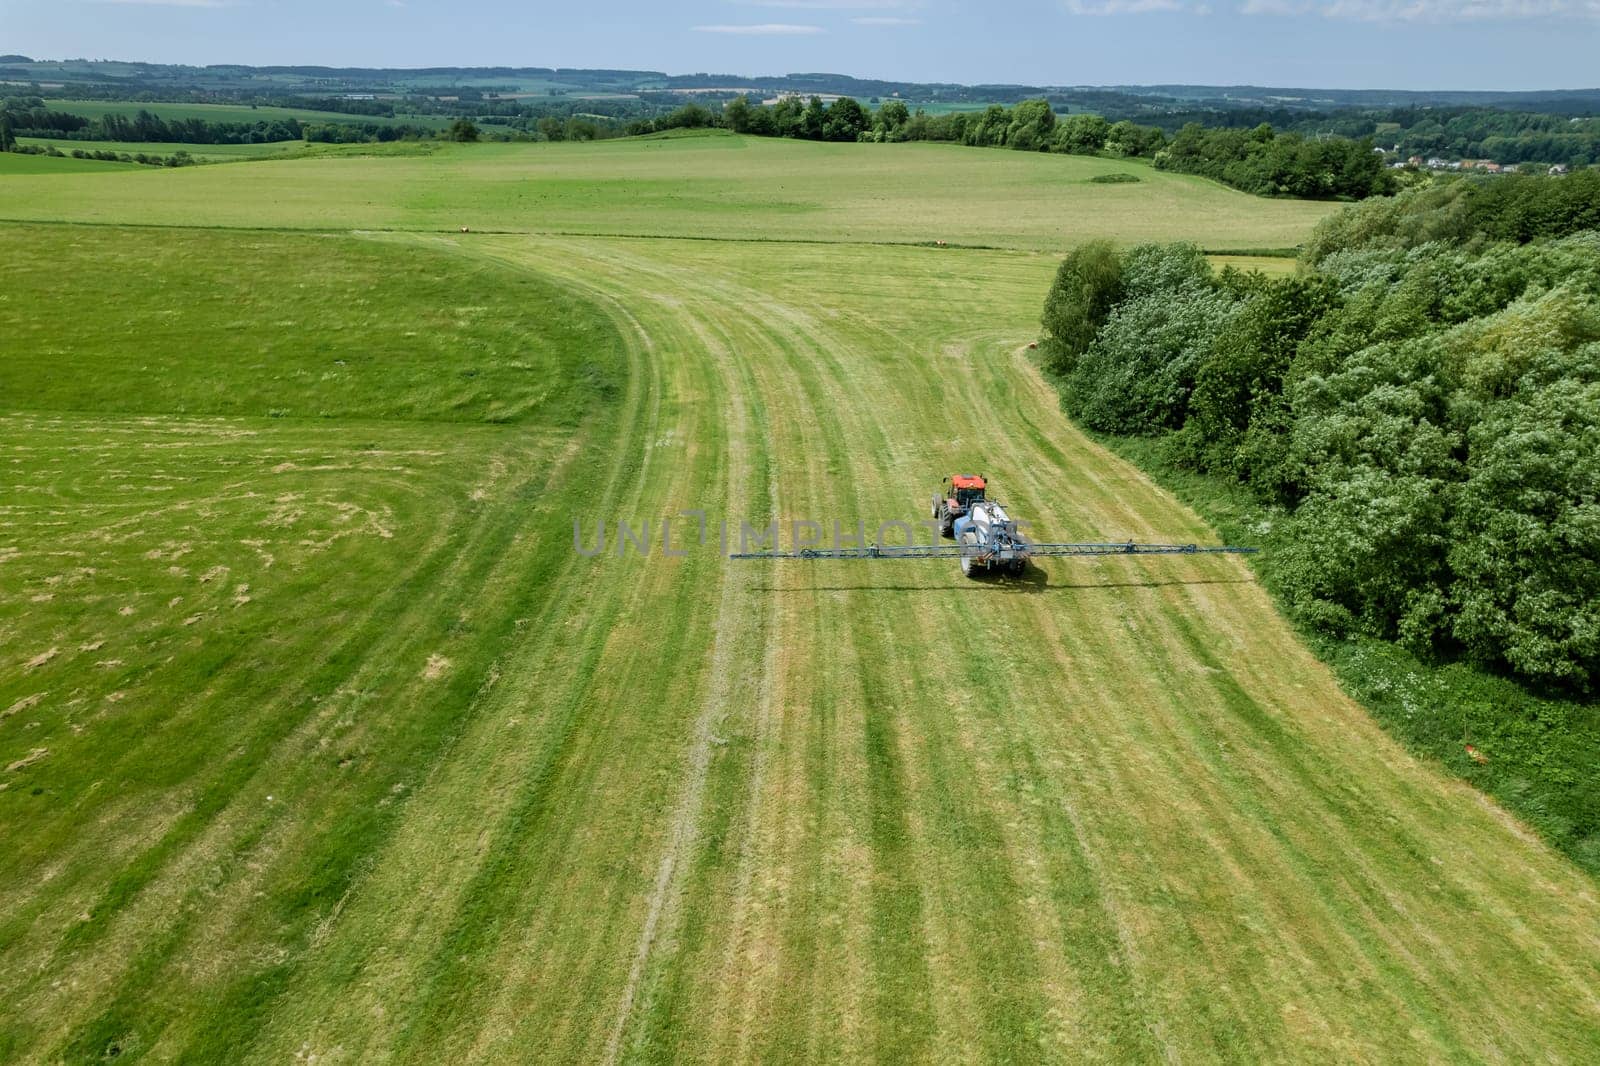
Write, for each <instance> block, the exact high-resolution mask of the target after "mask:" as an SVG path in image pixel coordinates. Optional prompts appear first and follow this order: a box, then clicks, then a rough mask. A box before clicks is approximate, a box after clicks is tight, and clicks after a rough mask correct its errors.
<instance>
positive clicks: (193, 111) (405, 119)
mask: <svg viewBox="0 0 1600 1066" xmlns="http://www.w3.org/2000/svg"><path fill="white" fill-rule="evenodd" d="M45 106H46V107H48V108H50V110H52V111H67V112H70V113H71V114H74V115H82V116H84V117H85V118H91V119H94V118H102V117H104V116H106V115H130V116H131V115H137V114H138V113H139V112H140V111H148V112H150V113H151V114H152V115H155V116H156V117H157V118H159V119H162V120H171V119H189V118H198V119H203V120H204V121H206V122H238V123H246V124H248V123H254V122H271V121H273V120H274V119H291V118H292V119H298V120H300V121H301V122H330V123H345V122H375V123H377V124H378V125H381V126H393V125H399V124H405V125H410V126H427V127H430V128H432V127H443V126H448V125H449V124H450V121H451V120H450V119H449V118H444V117H440V116H438V115H400V116H395V117H390V116H388V115H356V114H348V113H346V112H343V111H318V110H316V109H314V108H303V107H251V106H249V105H248V104H176V103H143V102H140V101H136V100H132V101H128V100H56V99H50V100H46V101H45Z"/></svg>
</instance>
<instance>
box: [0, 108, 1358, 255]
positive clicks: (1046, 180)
mask: <svg viewBox="0 0 1600 1066" xmlns="http://www.w3.org/2000/svg"><path fill="white" fill-rule="evenodd" d="M440 149H441V150H439V151H436V152H432V153H430V154H427V155H411V156H396V157H394V158H385V159H381V160H375V159H373V158H371V153H370V152H368V151H366V150H365V149H364V148H363V147H362V146H357V148H356V150H354V151H352V152H350V153H349V154H348V157H347V158H339V153H327V155H331V156H332V158H328V157H326V156H319V157H318V158H315V159H299V160H285V161H282V162H275V163H274V164H273V165H272V166H270V167H259V168H258V167H249V168H231V167H230V168H226V169H225V170H217V169H214V168H197V169H196V170H194V171H192V172H190V173H186V174H181V175H173V176H169V177H168V178H166V179H164V180H162V181H160V182H145V181H140V180H138V179H137V178H131V177H130V178H118V177H116V176H112V175H92V176H91V175H86V176H84V177H82V178H76V179H72V180H62V179H61V178H60V177H59V176H51V178H50V179H48V180H40V181H34V182H28V181H22V180H18V181H17V182H14V183H8V185H7V193H8V195H7V196H6V197H5V199H4V200H3V201H0V217H3V218H6V219H11V220H19V219H28V220H41V221H42V220H48V221H80V222H119V221H128V220H132V219H138V220H140V221H143V222H147V223H152V224H162V225H182V224H186V223H189V222H192V221H194V220H195V218H196V205H197V204H203V205H205V208H204V213H205V219H206V221H207V222H208V223H211V224H216V225H225V226H236V227H269V228H275V227H294V228H319V227H326V226H334V227H344V228H350V227H356V228H362V229H400V230H440V231H444V230H459V229H460V228H461V227H462V226H467V227H469V228H471V229H473V230H479V231H515V232H529V233H580V234H619V235H650V236H675V237H721V238H730V239H732V238H737V239H769V240H787V241H794V240H826V241H870V242H916V243H923V242H925V243H930V244H931V243H934V242H936V241H940V240H943V241H946V242H949V243H955V244H969V245H972V244H975V245H989V246H995V247H1005V248H1026V249H1033V250H1041V251H1058V250H1060V249H1061V248H1063V247H1066V246H1067V245H1070V244H1072V243H1075V242H1078V241H1082V240H1087V239H1091V238H1096V237H1104V238H1109V239H1113V240H1118V241H1124V242H1137V241H1145V240H1162V239H1168V238H1171V237H1174V236H1182V237H1185V238H1187V239H1192V240H1194V241H1196V242H1198V243H1199V244H1201V245H1202V246H1203V247H1205V248H1207V249H1216V250H1226V249H1230V248H1245V249H1249V248H1282V247H1289V246H1292V245H1295V244H1297V243H1299V241H1300V240H1301V239H1303V238H1304V236H1305V235H1306V233H1308V232H1309V231H1310V228H1311V226H1312V225H1313V224H1314V223H1315V222H1316V220H1317V219H1319V218H1321V217H1323V216H1324V215H1326V214H1327V213H1328V212H1329V211H1331V210H1334V209H1335V205H1332V204H1325V203H1308V202H1302V201H1292V200H1263V199H1259V198H1256V197H1251V196H1246V195H1245V194H1243V193H1240V192H1237V191H1234V190H1231V189H1227V188H1224V187H1223V186H1221V185H1218V184H1216V183H1214V182H1209V181H1206V180H1204V179H1201V178H1195V177H1190V176H1188V175H1181V174H1167V173H1163V172H1161V171H1157V170H1154V169H1152V168H1148V167H1141V166H1137V165H1136V164H1131V163H1130V162H1129V161H1127V160H1115V159H1094V158H1088V157H1082V156H1060V155H1042V154H1033V153H1022V152H1006V151H984V150H974V149H970V148H963V147H957V146H954V145H938V144H902V145H858V144H812V143H806V142H799V141H786V140H776V139H765V138H753V137H736V136H732V135H720V134H719V135H707V136H689V137H663V138H657V139H646V140H615V141H599V142H591V143H568V142H564V143H558V144H542V145H527V144H481V145H471V146H455V147H449V148H446V147H443V146H440ZM1130 167H1133V168H1134V169H1137V170H1138V172H1139V174H1140V177H1141V180H1140V181H1139V182H1137V183H1129V184H1113V185H1104V184H1095V183H1093V182H1091V181H1090V180H1089V179H1091V178H1093V177H1094V176H1095V175H1097V174H1104V173H1109V172H1113V171H1127V170H1129V169H1130Z"/></svg>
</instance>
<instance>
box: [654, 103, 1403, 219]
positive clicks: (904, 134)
mask: <svg viewBox="0 0 1600 1066" xmlns="http://www.w3.org/2000/svg"><path fill="white" fill-rule="evenodd" d="M691 111H692V112H693V114H692V118H693V122H690V121H688V120H687V119H688V117H690V116H689V113H690V112H691ZM674 123H676V124H680V125H689V124H695V125H708V126H709V125H720V126H723V127H726V128H727V129H730V130H733V131H734V132H736V133H747V134H754V135H756V136H764V137H794V138H799V139H801V140H814V141H872V142H891V143H892V142H902V141H939V142H945V143H952V144H963V145H969V146H972V147H978V148H1010V149H1014V150H1016V151H1024V152H1065V153H1071V154H1077V155H1109V156H1114V157H1118V158H1142V159H1148V160H1150V161H1151V162H1152V163H1154V164H1155V166H1156V167H1157V168H1158V169H1162V170H1172V171H1177V172H1180V173H1185V174H1198V175H1201V176H1203V177H1208V178H1212V179H1214V180H1217V181H1220V182H1223V183H1225V184H1227V185H1232V186H1234V187H1235V188H1239V189H1243V190H1244V191H1246V192H1250V193H1254V194H1256V195H1260V196H1292V197H1300V198H1307V199H1361V198H1364V197H1367V196H1372V195H1378V194H1387V193H1391V192H1393V191H1394V188H1395V182H1394V178H1393V176H1392V175H1391V174H1390V173H1389V172H1388V171H1387V170H1386V169H1385V167H1384V163H1383V158H1382V156H1381V155H1380V154H1379V153H1377V152H1375V151H1374V150H1373V147H1374V146H1373V144H1372V142H1371V140H1367V139H1361V140H1350V139H1347V138H1322V139H1316V138H1310V139H1308V138H1305V137H1302V136H1301V135H1299V134H1296V133H1279V132H1277V131H1275V130H1274V129H1273V128H1272V127H1271V126H1269V125H1265V124H1263V125H1259V126H1257V127H1256V128H1254V129H1252V130H1248V131H1243V130H1231V129H1207V128H1205V127H1202V126H1200V125H1198V124H1195V123H1191V124H1189V125H1186V126H1184V127H1183V129H1181V130H1179V131H1178V133H1177V134H1176V135H1175V136H1174V137H1172V138H1171V140H1170V141H1169V139H1168V138H1167V135H1166V134H1165V133H1164V132H1163V131H1162V130H1161V129H1159V128H1158V127H1155V126H1146V125H1140V124H1138V123H1135V122H1132V121H1130V120H1126V119H1124V120H1122V121H1120V122H1110V121H1107V120H1106V119H1105V118H1103V117H1101V116H1099V115H1089V114H1074V115H1068V116H1066V117H1064V118H1063V117H1060V116H1057V114H1056V113H1055V110H1054V109H1053V108H1052V106H1051V104H1050V102H1049V101H1048V100H1045V99H1042V98H1041V99H1035V100H1024V101H1022V102H1021V103H1019V104H1017V105H1016V106H1015V107H1005V106H1004V105H1001V104H991V105H990V106H989V107H987V108H985V109H984V110H982V111H952V112H949V113H947V114H942V115H930V114H928V113H927V112H925V111H922V110H917V111H915V112H913V111H912V110H911V109H910V108H909V107H908V106H907V105H906V104H905V103H903V102H902V101H899V100H887V101H884V102H883V103H882V105H881V106H880V107H878V108H877V109H876V111H869V110H868V109H867V108H865V107H863V106H862V105H861V104H860V103H859V102H858V101H856V100H853V99H851V98H850V97H848V96H842V97H839V98H838V99H836V100H834V101H833V102H831V103H824V102H823V100H822V99H821V98H820V97H817V96H813V97H811V98H810V99H808V100H805V101H802V100H801V99H800V98H799V97H794V96H790V97H785V98H784V99H782V100H779V101H778V102H777V103H776V104H772V105H764V104H755V103H751V101H750V100H749V99H748V98H746V97H743V96H740V97H737V98H735V99H734V100H732V101H730V102H729V103H728V104H726V105H725V106H724V107H723V109H722V112H721V114H720V115H714V114H712V113H711V112H709V111H706V110H705V109H703V108H699V107H698V106H697V105H687V106H686V107H684V108H679V109H678V111H676V112H674V113H673V114H672V115H669V116H664V117H663V119H660V120H656V121H655V122H654V123H653V125H652V128H668V127H669V126H670V125H672V124H674Z"/></svg>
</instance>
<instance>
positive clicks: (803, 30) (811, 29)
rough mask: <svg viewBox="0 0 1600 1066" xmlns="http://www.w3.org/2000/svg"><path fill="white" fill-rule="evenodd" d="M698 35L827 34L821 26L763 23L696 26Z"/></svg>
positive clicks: (805, 35) (783, 35)
mask: <svg viewBox="0 0 1600 1066" xmlns="http://www.w3.org/2000/svg"><path fill="white" fill-rule="evenodd" d="M694 32H696V33H732V34H737V35H739V36H741V37H807V36H811V35H813V34H818V33H823V32H825V31H824V30H823V28H822V27H821V26H795V25H792V24H791V23H787V22H762V23H758V24H757V25H754V26H696V27H694Z"/></svg>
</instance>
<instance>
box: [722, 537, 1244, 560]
mask: <svg viewBox="0 0 1600 1066" xmlns="http://www.w3.org/2000/svg"><path fill="white" fill-rule="evenodd" d="M1010 547H1011V549H1012V550H1014V551H1018V552H1020V553H1021V554H1023V555H1027V556H1042V555H1252V554H1254V553H1255V552H1257V551H1259V550H1260V549H1258V548H1240V547H1235V546H1233V545H1219V546H1215V547H1201V546H1199V545H1196V544H1138V543H1135V542H1134V541H1126V542H1123V543H1116V542H1108V543H1086V544H1022V543H1014V544H1012V545H1011V546H1010ZM993 550H994V549H993V546H992V545H985V544H910V545H901V546H891V545H881V544H874V545H872V546H870V547H866V548H800V549H797V550H795V551H788V552H784V551H770V552H735V553H734V554H732V555H729V556H728V558H730V559H960V558H962V557H963V556H967V557H970V558H984V557H986V556H987V555H989V554H990V552H992V551H993Z"/></svg>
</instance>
